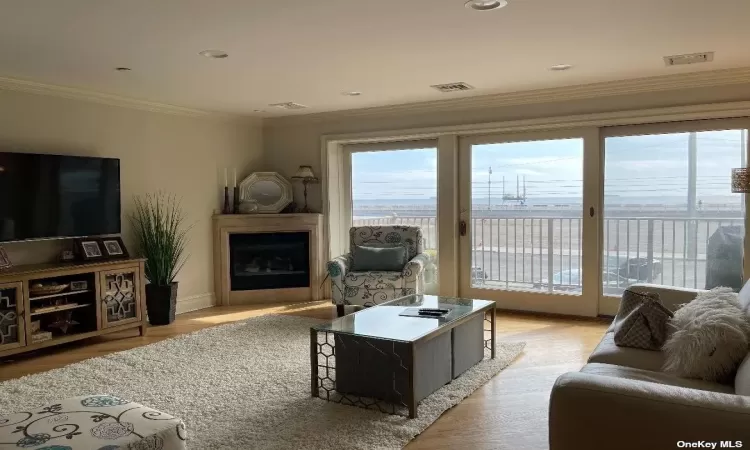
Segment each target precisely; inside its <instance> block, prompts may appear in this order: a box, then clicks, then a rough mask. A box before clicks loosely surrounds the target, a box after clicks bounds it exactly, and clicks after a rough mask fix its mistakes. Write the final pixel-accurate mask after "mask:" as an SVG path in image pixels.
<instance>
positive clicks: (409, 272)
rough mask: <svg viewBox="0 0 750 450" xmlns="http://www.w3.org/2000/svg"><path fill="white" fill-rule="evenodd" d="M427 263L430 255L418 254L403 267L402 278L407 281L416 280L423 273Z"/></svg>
mask: <svg viewBox="0 0 750 450" xmlns="http://www.w3.org/2000/svg"><path fill="white" fill-rule="evenodd" d="M429 262H430V255H428V254H427V253H420V254H418V255H417V256H415V257H414V258H412V259H411V260H410V261H409V262H407V263H406V265H405V266H404V271H403V272H402V275H403V277H404V278H406V279H407V280H414V279H416V278H417V277H418V276H419V275H420V274H421V273H422V272H423V271H424V268H425V267H426V266H427V263H429Z"/></svg>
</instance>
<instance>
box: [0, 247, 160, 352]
mask: <svg viewBox="0 0 750 450" xmlns="http://www.w3.org/2000/svg"><path fill="white" fill-rule="evenodd" d="M63 286H64V288H63V289H62V290H60V292H58V291H57V290H56V289H57V288H60V287H63ZM45 287H47V288H48V289H46V290H45ZM50 287H52V290H49V288H50ZM146 327H147V324H146V299H145V275H144V260H142V259H122V260H114V261H102V262H87V263H67V264H65V263H56V264H38V265H29V266H17V267H13V268H10V269H5V270H0V358H2V357H4V356H9V355H13V354H16V353H22V352H26V351H31V350H37V349H40V348H44V347H50V346H53V345H58V344H63V343H66V342H71V341H77V340H81V339H86V338H89V337H93V336H98V335H102V334H107V333H113V332H117V331H122V330H126V329H129V328H139V329H140V334H141V335H144V334H145V333H146Z"/></svg>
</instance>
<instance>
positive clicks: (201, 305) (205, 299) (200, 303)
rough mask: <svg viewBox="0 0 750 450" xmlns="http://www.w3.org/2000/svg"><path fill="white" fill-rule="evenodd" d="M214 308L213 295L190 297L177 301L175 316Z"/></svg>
mask: <svg viewBox="0 0 750 450" xmlns="http://www.w3.org/2000/svg"><path fill="white" fill-rule="evenodd" d="M212 306H216V300H215V299H214V294H213V293H210V292H209V293H206V294H198V295H191V296H190V297H182V298H178V299H177V314H182V313H186V312H190V311H196V310H199V309H205V308H210V307H212Z"/></svg>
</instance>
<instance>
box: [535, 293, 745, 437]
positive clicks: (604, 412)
mask: <svg viewBox="0 0 750 450" xmlns="http://www.w3.org/2000/svg"><path fill="white" fill-rule="evenodd" d="M631 289H633V290H635V291H640V292H658V293H659V295H660V298H661V300H662V302H663V304H664V305H665V306H666V307H668V308H669V309H671V310H675V309H676V308H677V307H678V306H679V305H681V304H683V303H687V302H689V301H691V300H692V299H693V298H694V297H695V295H696V294H697V293H698V292H699V291H697V290H691V289H675V288H670V287H666V286H659V285H648V284H639V285H634V286H632V287H631ZM740 303H741V304H742V306H743V308H744V309H745V311H746V313H748V314H750V282H749V283H748V284H746V285H745V287H744V288H743V289H742V291H740ZM613 336H614V332H613V327H612V326H610V328H609V329H608V330H607V332H606V334H605V335H604V338H603V339H602V341H601V342H600V343H599V345H598V346H597V347H596V349H595V350H594V352H593V353H592V354H591V356H590V357H589V359H588V363H587V364H586V365H585V366H584V367H583V368H582V369H581V370H580V371H579V372H569V373H566V374H563V375H562V376H560V377H559V378H558V379H557V381H556V382H555V385H554V387H553V388H552V394H551V397H550V405H549V406H550V409H549V443H550V450H601V449H608V450H618V449H623V450H625V449H627V450H634V449H639V450H650V449H674V448H691V447H690V446H685V444H686V443H692V442H701V441H704V442H716V447H715V448H737V445H736V443H735V446H734V447H726V446H725V447H722V446H721V442H722V441H733V442H734V441H742V444H741V445H742V448H750V397H747V396H744V395H738V394H735V386H737V387H738V388H740V389H741V390H742V392H744V393H745V394H748V392H747V389H748V386H749V385H750V357H748V358H745V361H744V362H743V363H742V366H741V371H739V372H738V373H739V375H738V376H737V377H736V379H735V383H734V385H731V384H727V385H724V384H719V383H713V382H707V381H702V380H692V379H685V378H679V377H676V376H673V375H670V374H667V373H664V372H662V371H661V367H662V364H663V362H664V355H663V354H662V352H659V351H648V350H640V349H634V348H625V347H617V346H616V345H615V344H614V337H613ZM680 441H682V443H681V442H680ZM697 448H704V447H697ZM707 448H711V447H710V446H709V447H707Z"/></svg>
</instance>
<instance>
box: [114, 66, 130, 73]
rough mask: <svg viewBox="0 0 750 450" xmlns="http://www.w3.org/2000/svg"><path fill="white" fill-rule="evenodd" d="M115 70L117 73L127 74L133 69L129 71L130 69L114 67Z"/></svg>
mask: <svg viewBox="0 0 750 450" xmlns="http://www.w3.org/2000/svg"><path fill="white" fill-rule="evenodd" d="M115 70H116V71H118V72H128V71H131V70H133V69H131V68H130V67H115Z"/></svg>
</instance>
